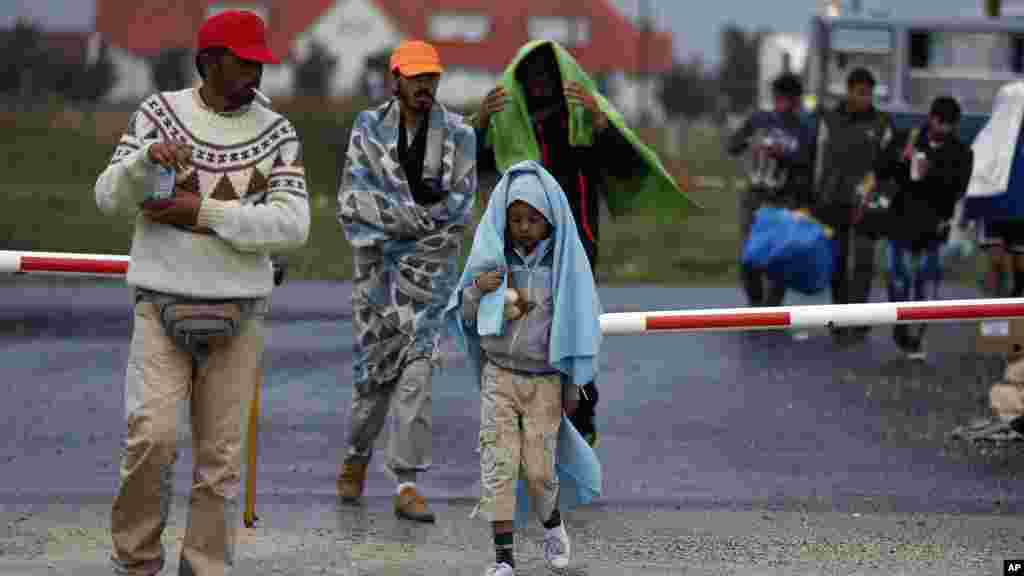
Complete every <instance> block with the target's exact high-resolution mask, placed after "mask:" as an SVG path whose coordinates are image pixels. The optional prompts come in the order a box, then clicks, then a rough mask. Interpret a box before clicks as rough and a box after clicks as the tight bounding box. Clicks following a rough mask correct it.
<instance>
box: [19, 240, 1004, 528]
mask: <svg viewBox="0 0 1024 576" xmlns="http://www.w3.org/2000/svg"><path fill="white" fill-rule="evenodd" d="M129 262H130V259H129V257H128V256H115V255H103V254H75V253H67V252H17V251H10V250H0V274H5V273H6V274H51V275H60V276H100V277H123V276H124V275H125V274H126V273H127V271H128V266H129ZM1013 318H1024V298H1000V299H977V300H935V301H926V302H872V303H868V304H834V305H817V306H779V307H773V308H712V309H705V310H672V311H664V312H661V311H659V312H618V313H609V314H602V315H601V332H602V333H603V334H605V335H608V336H618V335H630V334H654V333H679V332H722V331H734V332H738V331H749V330H786V329H792V328H797V329H800V328H829V327H846V326H884V325H891V324H912V323H934V322H981V321H985V320H1009V319H1013ZM260 381H262V372H261V378H260ZM259 411H260V382H257V387H256V391H255V393H254V394H253V400H252V405H251V406H250V407H249V416H250V425H249V427H248V429H249V434H248V438H247V442H246V445H247V448H246V455H245V465H246V467H247V469H246V482H245V513H244V520H245V525H246V526H250V527H251V526H252V525H253V524H254V523H255V522H256V520H257V517H256V429H257V424H258V423H259Z"/></svg>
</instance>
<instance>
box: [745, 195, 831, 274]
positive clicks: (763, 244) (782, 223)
mask: <svg viewBox="0 0 1024 576" xmlns="http://www.w3.org/2000/svg"><path fill="white" fill-rule="evenodd" d="M831 236H832V232H831V230H830V229H829V228H827V227H825V226H823V225H822V224H821V223H820V222H818V221H817V220H815V219H814V218H811V217H810V216H808V215H807V214H806V213H805V212H799V211H792V210H787V209H784V208H775V207H768V206H765V207H762V208H759V209H758V210H757V212H756V213H755V214H754V223H753V225H752V226H751V229H750V237H749V238H748V239H747V242H746V244H745V245H744V247H743V258H742V264H743V265H744V266H749V267H751V268H756V269H760V270H763V271H764V273H765V275H767V276H768V277H769V278H771V279H772V280H774V281H776V282H781V283H782V284H783V285H784V286H785V287H786V288H789V289H792V290H796V291H797V292H801V293H803V294H816V293H818V292H821V291H822V290H824V289H825V288H826V287H827V286H828V285H829V283H830V282H831V279H832V270H833V267H834V266H835V248H834V243H833V241H832V238H831Z"/></svg>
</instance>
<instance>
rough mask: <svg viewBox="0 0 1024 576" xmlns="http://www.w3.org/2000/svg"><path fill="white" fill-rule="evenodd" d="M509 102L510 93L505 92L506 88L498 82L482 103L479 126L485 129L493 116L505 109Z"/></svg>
mask: <svg viewBox="0 0 1024 576" xmlns="http://www.w3.org/2000/svg"><path fill="white" fill-rule="evenodd" d="M507 103H508V95H507V94H506V93H505V88H503V87H502V86H501V84H498V85H497V86H495V87H494V89H492V90H491V91H490V92H488V93H487V96H486V97H485V98H484V101H483V103H482V104H481V105H480V114H478V115H477V128H479V129H480V130H485V129H486V128H487V125H488V124H489V123H490V122H491V116H493V115H494V114H497V113H498V112H501V111H502V110H504V109H505V104H507Z"/></svg>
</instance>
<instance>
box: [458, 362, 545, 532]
mask: <svg viewBox="0 0 1024 576" xmlns="http://www.w3.org/2000/svg"><path fill="white" fill-rule="evenodd" d="M481 394H482V395H481V402H480V404H481V405H480V476H481V477H480V504H479V506H477V509H476V511H475V512H474V516H476V515H479V516H480V517H482V518H484V519H485V520H487V521H489V522H511V521H513V520H514V519H515V512H516V487H517V485H518V483H519V470H520V468H522V470H523V472H524V473H525V474H526V484H527V488H528V490H529V494H530V500H531V501H532V503H533V508H534V510H535V511H536V512H537V515H538V517H539V518H540V520H541V522H546V521H547V520H548V519H550V518H551V513H552V512H553V511H554V510H555V507H556V506H557V504H558V477H557V475H556V474H555V450H556V449H557V448H558V429H559V427H560V426H561V423H562V379H561V376H559V375H558V374H552V375H544V376H531V375H528V374H523V373H518V372H511V371H509V370H505V369H504V368H501V367H499V366H496V365H495V364H493V363H491V362H488V363H487V364H486V366H484V371H483V383H482V390H481Z"/></svg>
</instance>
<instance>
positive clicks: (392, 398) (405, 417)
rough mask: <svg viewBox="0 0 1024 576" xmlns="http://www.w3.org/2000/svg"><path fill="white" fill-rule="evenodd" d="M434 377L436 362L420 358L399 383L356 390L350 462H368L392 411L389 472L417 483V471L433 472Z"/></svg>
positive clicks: (406, 370) (349, 448) (405, 369)
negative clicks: (431, 470)
mask: <svg viewBox="0 0 1024 576" xmlns="http://www.w3.org/2000/svg"><path fill="white" fill-rule="evenodd" d="M432 376H433V364H432V363H431V361H430V360H429V359H427V358H421V359H417V360H413V361H412V362H410V363H409V364H407V365H406V366H405V368H404V369H403V370H402V374H401V376H399V378H398V379H397V381H395V382H390V383H387V384H382V385H377V386H356V387H354V388H353V391H352V416H351V423H350V427H349V436H348V453H347V455H346V457H345V461H346V462H349V463H355V462H357V463H363V464H366V463H369V461H370V459H371V458H372V456H373V443H374V441H376V439H377V437H378V436H379V435H380V433H381V430H383V429H384V424H385V422H387V421H388V414H389V413H390V414H391V416H392V417H391V426H390V427H389V430H388V443H387V460H386V462H385V464H386V466H387V469H388V470H389V471H390V472H391V473H392V474H393V475H394V476H395V478H396V479H397V480H398V481H399V482H412V481H415V479H416V473H417V472H420V471H425V470H427V469H429V468H430V465H431V458H432V453H433V441H434V436H433V406H432V404H431V388H432V380H433V377H432Z"/></svg>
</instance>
